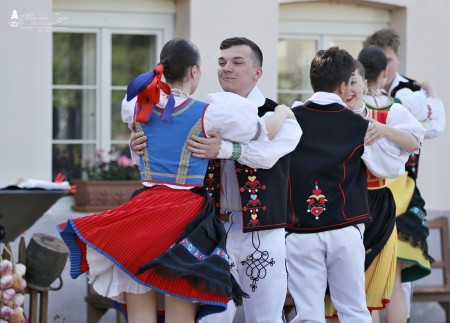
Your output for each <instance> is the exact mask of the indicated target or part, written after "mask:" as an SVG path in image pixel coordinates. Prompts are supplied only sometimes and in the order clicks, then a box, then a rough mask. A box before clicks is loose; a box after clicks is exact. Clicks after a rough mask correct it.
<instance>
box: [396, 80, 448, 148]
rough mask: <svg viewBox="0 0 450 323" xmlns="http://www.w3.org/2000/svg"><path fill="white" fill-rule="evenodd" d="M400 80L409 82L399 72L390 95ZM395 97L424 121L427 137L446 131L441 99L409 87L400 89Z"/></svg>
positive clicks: (417, 117)
mask: <svg viewBox="0 0 450 323" xmlns="http://www.w3.org/2000/svg"><path fill="white" fill-rule="evenodd" d="M400 81H402V82H407V81H408V80H407V79H405V78H404V77H402V76H401V75H400V74H398V73H397V74H396V76H395V78H394V81H393V82H392V84H391V88H390V89H389V95H390V93H391V91H392V90H393V89H394V88H395V87H396V86H397V85H398V84H399V83H400ZM395 97H396V98H398V99H400V101H401V102H402V105H403V106H405V108H407V109H408V110H409V112H411V113H412V115H413V116H414V117H416V119H417V120H419V121H420V122H422V124H423V126H424V127H425V129H426V131H427V132H426V133H425V139H429V138H435V137H437V136H439V135H441V134H442V133H443V132H444V130H445V123H446V120H445V119H446V117H445V109H444V104H443V103H442V101H441V99H439V98H432V97H428V95H427V93H426V92H425V91H424V90H420V91H412V90H410V89H407V88H405V89H400V90H398V91H397V93H396V94H395Z"/></svg>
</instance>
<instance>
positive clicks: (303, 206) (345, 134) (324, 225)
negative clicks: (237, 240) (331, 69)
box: [286, 102, 371, 233]
mask: <svg viewBox="0 0 450 323" xmlns="http://www.w3.org/2000/svg"><path fill="white" fill-rule="evenodd" d="M293 111H294V113H295V116H296V118H297V121H298V122H299V124H300V127H301V128H302V130H303V135H302V138H301V139H300V143H299V144H298V145H297V147H296V148H295V150H294V151H293V152H291V154H290V157H291V168H290V175H289V189H290V192H289V197H290V200H289V204H290V208H289V210H288V215H287V221H286V231H289V232H295V233H314V232H321V231H327V230H334V229H339V228H343V227H346V226H350V225H354V224H358V223H366V222H371V217H370V215H369V207H368V200H367V181H366V166H365V164H364V162H363V161H362V159H361V156H362V155H363V153H364V136H365V134H366V130H367V126H368V121H367V120H364V119H363V118H362V117H361V116H359V115H357V114H355V113H353V112H352V111H350V110H349V109H347V108H345V107H343V106H342V105H340V104H337V103H334V104H329V105H318V104H315V103H313V102H306V103H305V105H303V106H300V107H296V108H294V109H293Z"/></svg>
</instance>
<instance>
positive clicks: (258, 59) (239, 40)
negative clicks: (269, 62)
mask: <svg viewBox="0 0 450 323" xmlns="http://www.w3.org/2000/svg"><path fill="white" fill-rule="evenodd" d="M239 45H245V46H248V47H250V49H251V50H252V53H253V64H254V65H255V67H262V63H263V54H262V51H261V49H260V48H259V46H258V45H256V44H255V43H254V42H253V41H251V40H250V39H248V38H245V37H232V38H227V39H224V40H223V41H222V42H221V43H220V47H219V48H220V50H224V49H228V48H230V47H233V46H239Z"/></svg>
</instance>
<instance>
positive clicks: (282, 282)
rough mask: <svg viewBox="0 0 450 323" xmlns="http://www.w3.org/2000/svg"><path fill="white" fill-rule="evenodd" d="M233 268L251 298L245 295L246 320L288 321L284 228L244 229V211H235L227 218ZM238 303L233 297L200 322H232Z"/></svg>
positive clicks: (248, 322) (259, 322)
mask: <svg viewBox="0 0 450 323" xmlns="http://www.w3.org/2000/svg"><path fill="white" fill-rule="evenodd" d="M224 225H225V230H226V231H227V244H226V245H227V251H228V255H229V257H230V266H231V272H232V274H233V276H234V278H236V281H237V282H238V283H239V285H240V286H241V288H242V290H243V291H244V292H246V293H247V294H248V295H249V296H250V298H244V304H243V307H244V315H245V322H246V323H281V322H285V319H284V315H283V305H284V300H285V298H286V292H287V272H286V246H285V231H284V229H272V230H264V231H258V232H249V233H243V232H242V213H241V212H233V213H232V214H231V216H230V222H225V223H224ZM235 314H236V307H235V306H234V303H233V302H232V301H230V302H228V308H227V310H226V311H225V312H223V313H220V314H214V315H209V316H207V317H205V318H204V319H202V320H201V323H232V322H233V319H234V316H235Z"/></svg>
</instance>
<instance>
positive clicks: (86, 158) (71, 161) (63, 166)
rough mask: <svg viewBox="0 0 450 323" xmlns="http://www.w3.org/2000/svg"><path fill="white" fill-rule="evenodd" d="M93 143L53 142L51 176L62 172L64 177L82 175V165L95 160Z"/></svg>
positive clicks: (80, 176)
mask: <svg viewBox="0 0 450 323" xmlns="http://www.w3.org/2000/svg"><path fill="white" fill-rule="evenodd" d="M95 156H96V155H95V145H94V144H84V145H74V144H54V145H53V159H52V160H53V167H52V170H53V178H54V177H55V176H56V174H58V173H62V174H63V175H64V176H65V177H66V179H68V180H71V179H79V178H82V177H83V175H82V174H83V167H85V166H86V164H87V163H92V162H94V161H95Z"/></svg>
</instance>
